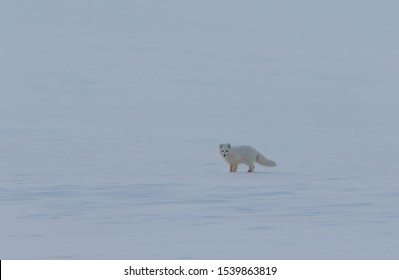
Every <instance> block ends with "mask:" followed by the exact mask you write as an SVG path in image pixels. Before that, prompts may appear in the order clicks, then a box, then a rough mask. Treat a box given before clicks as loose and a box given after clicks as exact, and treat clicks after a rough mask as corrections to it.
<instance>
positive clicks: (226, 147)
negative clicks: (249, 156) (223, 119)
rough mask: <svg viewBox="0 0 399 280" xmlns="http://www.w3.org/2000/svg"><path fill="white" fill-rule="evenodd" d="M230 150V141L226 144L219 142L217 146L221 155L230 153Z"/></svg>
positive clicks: (224, 155)
mask: <svg viewBox="0 0 399 280" xmlns="http://www.w3.org/2000/svg"><path fill="white" fill-rule="evenodd" d="M230 151H231V145H230V143H227V144H220V147H219V153H220V155H221V156H222V157H226V156H228V155H229V154H230Z"/></svg>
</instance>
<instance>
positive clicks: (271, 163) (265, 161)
mask: <svg viewBox="0 0 399 280" xmlns="http://www.w3.org/2000/svg"><path fill="white" fill-rule="evenodd" d="M256 162H257V163H259V164H261V165H264V166H268V167H274V166H276V163H275V162H274V161H272V160H270V159H267V158H265V157H264V156H263V155H262V154H258V155H257V156H256Z"/></svg>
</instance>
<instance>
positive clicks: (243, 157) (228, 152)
mask: <svg viewBox="0 0 399 280" xmlns="http://www.w3.org/2000/svg"><path fill="white" fill-rule="evenodd" d="M219 152H220V155H221V156H222V157H223V158H224V160H225V161H226V162H227V163H228V164H229V165H230V172H236V171H237V167H238V165H239V164H240V163H244V164H246V165H248V167H249V170H248V172H253V171H254V169H255V165H254V163H255V161H256V162H257V163H259V164H261V165H263V166H268V167H273V166H276V163H275V162H274V161H272V160H269V159H267V158H266V157H265V156H263V155H262V154H261V153H259V152H258V151H257V150H256V149H255V148H253V147H251V146H237V147H232V146H231V145H230V144H229V143H228V144H220V147H219Z"/></svg>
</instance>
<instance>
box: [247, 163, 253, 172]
mask: <svg viewBox="0 0 399 280" xmlns="http://www.w3.org/2000/svg"><path fill="white" fill-rule="evenodd" d="M248 167H249V170H248V172H254V169H255V165H254V164H253V163H252V164H249V165H248Z"/></svg>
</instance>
